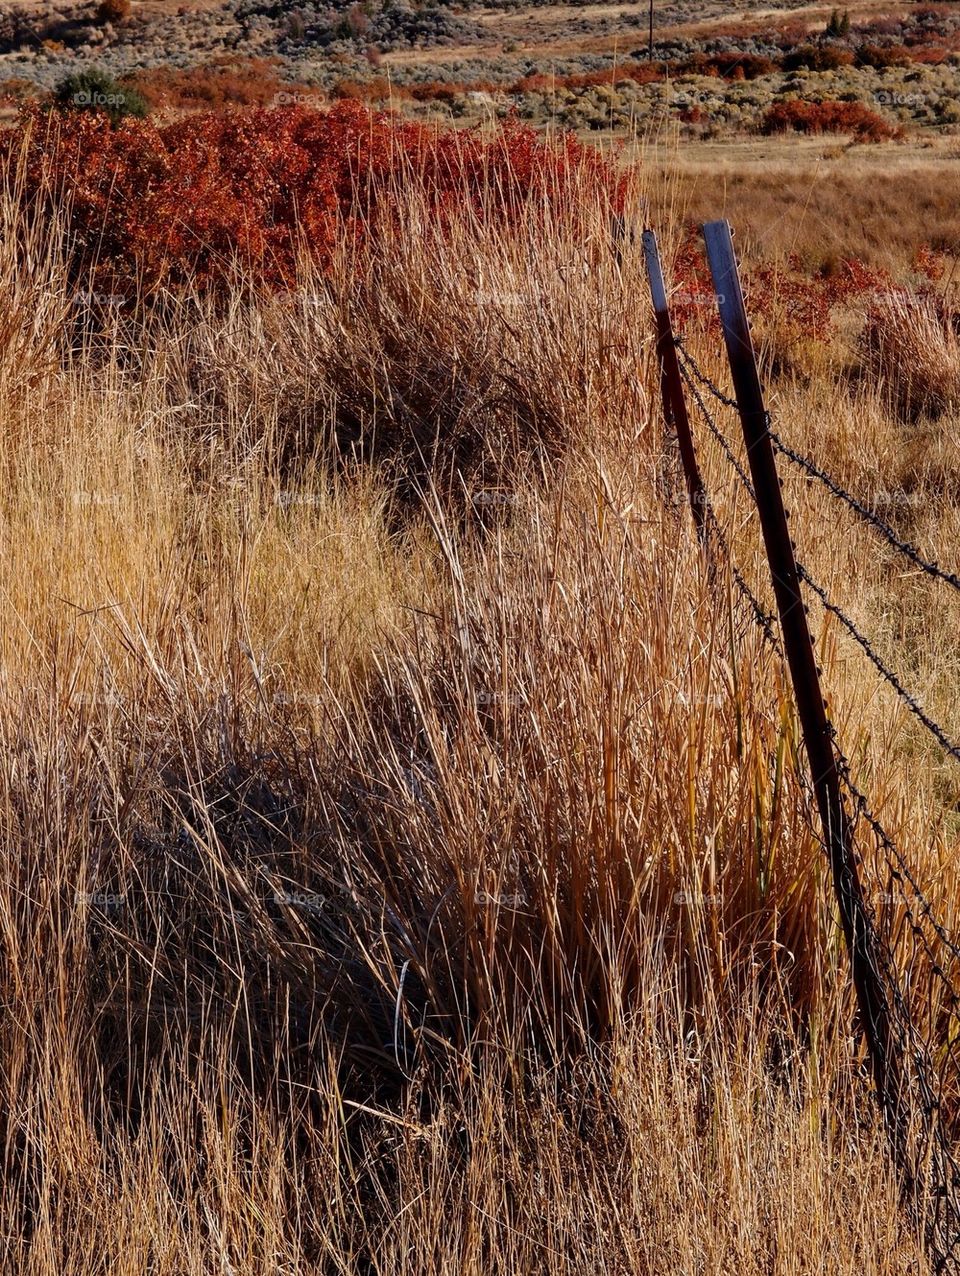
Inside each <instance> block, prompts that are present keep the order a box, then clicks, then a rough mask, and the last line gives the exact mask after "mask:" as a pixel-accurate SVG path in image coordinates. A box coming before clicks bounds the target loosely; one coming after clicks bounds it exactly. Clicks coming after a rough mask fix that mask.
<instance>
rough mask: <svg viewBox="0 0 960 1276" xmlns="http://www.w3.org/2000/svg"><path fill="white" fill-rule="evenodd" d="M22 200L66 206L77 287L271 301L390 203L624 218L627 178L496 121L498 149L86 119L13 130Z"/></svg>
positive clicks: (597, 158)
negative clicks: (302, 266)
mask: <svg viewBox="0 0 960 1276" xmlns="http://www.w3.org/2000/svg"><path fill="white" fill-rule="evenodd" d="M17 162H19V163H21V164H22V166H23V179H24V185H25V189H26V193H27V197H28V199H30V200H32V201H33V202H34V204H35V205H36V206H37V207H39V208H40V209H45V208H49V209H51V210H52V209H53V208H54V207H59V208H63V207H68V208H69V209H70V229H71V232H72V243H73V248H74V268H75V271H76V272H77V274H78V276H82V277H85V278H89V277H90V272H91V271H93V272H94V273H95V274H96V275H97V276H98V277H100V278H103V279H109V281H110V282H111V285H112V287H113V288H114V290H115V289H116V286H117V284H118V283H121V284H122V282H123V281H124V280H127V281H130V282H131V283H132V281H133V280H137V281H138V282H139V286H140V287H143V286H144V285H145V286H146V287H147V288H151V287H157V286H158V285H161V284H165V285H177V284H186V283H189V284H191V285H193V286H197V287H201V288H205V287H209V286H212V285H215V284H217V283H221V282H223V281H224V280H227V279H230V278H232V277H234V276H235V274H236V273H237V270H238V268H239V269H240V270H241V271H242V272H243V273H244V274H245V275H246V277H247V278H253V279H255V280H257V281H258V282H262V283H263V284H266V285H271V284H272V285H277V286H285V285H287V284H289V283H290V282H291V281H292V280H293V278H294V277H295V274H296V269H297V262H298V258H299V256H300V254H301V253H302V252H303V251H304V249H305V248H306V250H308V251H309V252H310V253H311V254H312V256H313V258H314V259H315V260H316V261H317V262H318V263H320V265H321V266H322V265H324V264H325V263H326V262H328V261H329V260H330V258H331V254H332V253H333V252H334V250H335V248H336V246H337V245H338V244H339V243H342V242H344V241H345V240H349V241H356V242H357V243H359V242H361V241H362V240H363V239H364V237H366V236H369V235H370V234H375V233H376V231H377V228H378V226H380V225H381V224H382V222H383V219H384V218H390V217H395V216H396V213H397V209H398V206H399V202H400V200H401V198H402V195H403V194H404V193H405V192H409V191H410V190H415V191H416V192H418V193H420V194H422V196H423V198H424V200H425V202H426V204H427V207H428V208H429V209H430V210H432V214H433V215H434V216H435V217H436V218H437V219H438V220H439V221H441V222H442V219H443V218H444V217H447V216H448V215H451V214H453V213H455V212H456V211H458V210H460V209H462V208H463V207H464V205H468V206H470V207H472V209H473V210H474V212H475V214H476V215H477V216H479V217H481V218H500V219H507V220H509V219H516V218H517V217H519V216H521V215H522V214H523V213H524V212H526V213H528V214H529V213H530V212H531V211H533V212H534V214H535V213H536V211H537V210H539V209H542V208H545V207H553V208H556V209H563V210H564V213H565V215H569V216H573V217H576V216H577V215H578V210H580V209H584V208H586V207H587V206H588V205H589V203H590V201H591V200H593V201H602V202H603V203H604V205H605V206H606V207H607V208H608V209H609V211H610V213H611V214H615V213H618V212H620V211H621V210H622V207H623V202H624V199H625V196H626V188H627V182H628V178H627V176H626V174H625V173H624V172H623V171H622V170H620V169H618V168H617V167H616V166H615V165H614V164H613V163H611V162H610V161H608V160H607V159H605V158H604V157H603V156H602V155H601V154H600V152H599V151H597V150H595V149H593V148H591V147H588V146H585V145H582V144H581V143H579V142H578V141H577V140H576V139H575V138H574V137H572V136H568V137H565V138H561V139H558V140H547V139H546V138H545V137H544V136H543V135H542V134H539V133H538V132H537V131H536V130H534V129H533V128H530V127H527V126H525V125H522V124H520V123H519V122H517V121H508V122H507V123H506V125H505V126H504V127H503V128H502V129H501V130H499V131H498V132H497V133H496V134H493V135H489V134H483V133H481V132H480V131H478V130H459V131H458V130H441V129H436V128H429V127H426V126H424V125H421V124H415V123H411V122H404V121H402V120H400V119H399V118H397V117H396V116H393V115H390V114H388V113H376V112H371V111H369V110H367V109H366V108H365V107H363V106H361V105H359V104H358V103H355V102H350V101H342V102H338V103H336V104H335V105H334V106H333V107H332V108H331V109H330V110H329V111H316V110H312V109H309V108H307V107H303V106H292V107H284V108H280V109H276V110H236V111H230V112H226V113H209V112H208V113H203V114H194V115H190V116H187V117H186V118H184V119H182V120H180V121H178V122H176V123H171V124H165V125H162V126H157V125H155V124H153V123H152V122H150V121H145V120H136V121H124V122H123V123H121V124H120V125H119V126H117V127H114V128H111V126H110V124H109V121H108V120H107V119H106V117H104V116H100V115H97V114H93V113H77V114H75V115H67V116H54V115H45V114H43V113H41V112H33V113H30V114H27V115H25V116H24V117H23V118H22V120H21V122H20V125H19V127H18V128H17V129H15V130H12V131H10V132H9V133H8V134H6V135H5V136H4V137H3V139H2V141H0V164H2V165H4V166H6V165H9V164H11V163H17Z"/></svg>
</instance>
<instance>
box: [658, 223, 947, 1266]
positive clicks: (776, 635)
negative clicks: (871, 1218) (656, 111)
mask: <svg viewBox="0 0 960 1276" xmlns="http://www.w3.org/2000/svg"><path fill="white" fill-rule="evenodd" d="M730 235H731V232H730V229H729V226H728V225H727V223H726V222H714V223H709V224H708V225H707V226H705V227H704V237H705V239H706V243H707V254H708V259H709V261H710V267H711V271H712V273H713V277H714V285H715V288H716V289H717V294H716V296H717V302H718V309H719V311H720V318H721V323H722V326H723V331H724V339H725V343H726V347H727V355H728V358H729V361H730V369H731V373H732V375H733V379H734V384H735V395H729V394H726V393H725V392H724V391H723V390H722V389H721V388H720V386H718V385H717V384H716V383H715V382H714V380H713V379H712V378H711V377H710V376H709V375H708V374H707V373H706V372H704V370H703V368H702V367H701V366H700V364H699V363H698V362H697V360H696V358H695V357H694V355H693V354H692V352H691V350H690V349H689V347H688V345H687V344H686V342H685V341H684V339H683V337H682V335H677V334H676V333H675V332H674V330H673V325H672V320H671V318H670V315H669V308H668V304H667V294H666V292H665V290H664V289H662V288H657V287H655V286H654V278H655V275H656V274H657V272H660V263H659V255H658V249H657V244H656V236H655V235H654V234H653V232H652V231H648V232H646V233H645V236H644V244H645V250H646V253H647V260H648V268H650V267H652V268H651V271H650V276H651V290H652V296H653V300H654V309H655V311H656V312H657V319H658V353H659V354H660V368H661V389H662V392H663V395H664V409H665V416H666V418H667V421H668V422H673V423H674V424H676V420H677V409H676V406H675V404H676V400H677V398H678V397H679V399H681V400H683V399H684V390H685V391H686V394H687V395H688V396H689V399H690V401H691V403H692V404H693V405H694V407H695V410H696V418H697V421H698V422H699V423H700V424H702V425H703V426H704V427H705V428H706V431H707V434H708V435H709V437H710V438H711V439H712V441H713V443H714V444H715V445H716V455H718V456H719V457H721V458H722V459H723V461H724V462H725V463H726V464H727V465H728V466H729V468H730V470H731V471H732V473H733V475H734V476H735V478H736V483H737V486H738V489H741V490H742V491H744V492H745V493H746V494H747V496H748V498H749V500H750V502H751V504H752V505H753V506H754V507H756V508H757V509H758V511H759V513H760V519H761V524H762V529H763V532H764V540H765V548H766V550H767V556H768V560H769V563H770V570H771V578H772V584H773V586H774V594H775V596H776V598H777V611H778V613H779V614H778V615H774V614H772V613H771V612H770V611H768V610H767V609H766V608H765V607H764V605H763V603H762V601H761V599H760V598H759V597H758V595H757V592H756V591H755V590H754V589H753V588H752V587H751V586H750V584H749V583H748V582H747V580H746V579H745V577H744V575H743V573H742V571H741V569H740V567H739V566H738V565H737V563H736V559H735V553H734V551H733V548H732V546H731V544H730V538H729V537H728V535H727V534H726V532H725V531H724V529H723V527H722V525H721V523H720V520H719V518H718V516H717V513H716V512H715V510H714V508H713V505H712V503H711V501H710V498H709V495H708V492H707V489H706V485H705V484H704V481H703V478H702V475H701V474H700V471H699V467H698V463H697V459H696V450H695V448H694V446H693V437H692V429H690V427H689V422H687V428H688V430H689V434H690V437H689V439H688V440H687V441H686V446H684V447H681V449H680V450H681V455H682V458H683V461H684V465H685V466H686V465H687V464H688V463H689V464H692V466H693V475H692V476H691V475H690V474H688V475H687V476H686V477H687V487H688V491H689V493H690V496H691V503H693V501H694V497H695V496H696V502H697V503H696V504H693V512H694V517H695V522H696V526H697V530H698V535H700V534H701V531H702V537H701V539H702V541H703V543H704V548H705V551H706V552H707V553H708V555H709V556H710V560H711V562H712V563H713V564H714V566H715V564H716V562H717V561H722V562H723V563H724V564H725V566H726V568H727V570H728V572H729V575H730V579H731V581H732V583H733V586H734V587H735V589H736V591H737V594H738V595H739V597H740V599H741V600H742V601H743V603H744V605H745V610H746V611H747V614H748V615H749V616H750V617H751V618H752V619H753V621H755V623H756V624H757V625H758V627H759V629H760V630H761V632H762V634H763V636H764V639H765V641H766V642H767V644H768V645H769V646H770V648H771V649H772V650H773V651H774V652H775V654H776V655H777V657H778V658H781V659H784V660H785V662H787V663H788V665H789V668H790V673H791V677H792V680H793V685H794V690H795V694H796V696H797V707H798V711H799V713H800V716H801V720H802V722H803V725H804V727H805V742H806V745H807V751H808V757H809V760H810V764H811V772H812V780H813V789H814V791H815V795H816V799H817V804H818V805H819V808H820V823H821V830H820V831H818V836H819V837H820V840H821V842H822V844H823V846H824V849H825V851H826V852H827V855H828V857H829V858H830V859H831V863H832V866H833V868H834V885H835V891H836V897H837V902H838V905H839V909H840V913H841V920H842V922H843V924H844V930H845V932H846V938H847V943H848V948H849V951H850V958H851V972H852V976H853V982H854V986H855V989H856V992H857V999H858V1005H859V1010H860V1019H861V1027H862V1030H863V1032H864V1034H865V1036H866V1038H867V1041H868V1045H869V1049H870V1054H871V1063H872V1068H873V1075H874V1080H875V1084H876V1088H877V1097H878V1100H879V1104H880V1108H881V1112H882V1114H883V1117H884V1121H885V1124H886V1128H887V1132H888V1136H889V1143H890V1147H891V1152H892V1156H893V1159H894V1162H895V1166H896V1169H897V1171H898V1173H899V1177H900V1183H901V1189H902V1195H903V1199H904V1202H905V1204H906V1205H907V1206H908V1208H909V1209H910V1211H911V1213H912V1215H913V1217H914V1218H915V1220H916V1221H917V1222H918V1223H919V1224H920V1225H921V1226H922V1228H923V1231H924V1237H925V1243H926V1247H927V1252H928V1254H929V1257H930V1261H931V1265H932V1267H933V1270H934V1271H936V1272H938V1273H939V1272H960V1163H958V1137H957V1136H958V1134H960V942H958V941H957V940H955V939H954V938H953V936H952V935H951V933H950V931H949V929H948V927H947V926H946V924H945V923H944V921H943V919H942V912H943V911H944V907H943V906H944V901H941V902H940V905H939V907H938V904H937V902H936V901H934V900H932V899H931V898H930V896H929V894H928V893H927V891H925V889H924V887H923V886H922V884H921V882H920V880H919V876H918V869H916V868H915V867H914V866H912V865H911V863H910V860H909V857H908V855H907V854H906V853H905V852H904V851H903V849H902V848H901V847H899V846H898V845H897V842H896V840H895V838H894V837H893V835H892V834H891V833H890V832H889V831H888V829H887V828H886V827H885V826H884V824H883V823H882V822H881V820H880V818H879V817H878V816H877V814H876V813H875V811H874V810H873V808H872V806H871V803H870V801H869V798H868V796H867V794H866V793H865V792H864V790H863V789H862V788H861V787H860V786H859V785H858V784H857V782H856V780H855V778H854V775H853V772H852V767H851V763H850V760H849V758H848V757H847V755H846V754H845V752H844V751H843V748H842V747H841V743H840V740H839V738H838V734H837V731H836V729H835V727H834V725H833V723H832V722H831V721H830V719H829V717H828V715H827V712H826V705H825V701H824V700H823V697H822V693H821V690H820V685H819V676H820V672H821V671H820V669H819V668H818V667H817V665H816V661H815V658H814V656H813V642H814V638H813V636H812V635H811V634H810V633H809V628H808V624H807V619H806V616H807V612H808V608H807V604H806V602H805V601H804V600H803V597H802V593H803V590H802V589H801V586H802V587H803V589H805V590H806V591H808V592H809V595H811V596H812V597H813V598H815V599H816V600H817V601H818V602H819V604H820V606H821V607H822V608H823V612H824V614H825V616H826V615H829V616H831V617H833V618H834V619H835V620H836V621H837V622H838V623H839V625H840V626H841V629H842V631H843V633H844V634H845V635H846V636H847V637H848V638H849V639H850V641H851V642H853V643H854V644H855V646H856V647H857V649H858V650H859V652H860V653H862V655H863V656H865V657H866V659H867V661H868V662H869V664H870V665H871V666H872V667H873V669H874V670H875V672H876V674H877V675H878V676H879V677H880V678H881V679H882V680H883V681H884V683H885V684H886V685H887V686H888V687H890V688H891V690H892V691H893V693H894V694H895V696H896V697H897V700H898V701H899V703H901V704H902V705H903V706H904V708H905V709H906V710H907V711H908V713H909V714H910V715H911V716H912V718H913V719H914V720H915V721H916V722H917V723H919V725H920V726H921V727H922V728H923V729H924V730H925V731H926V732H927V733H928V734H929V735H930V736H931V737H932V738H933V739H934V740H935V741H936V742H937V744H938V745H939V747H940V749H941V750H942V751H943V754H944V757H945V759H951V760H954V761H958V762H960V743H958V742H957V741H955V740H954V739H952V738H951V736H950V733H949V732H948V731H947V730H946V729H945V728H944V727H943V726H942V725H941V724H940V723H939V722H937V721H936V719H935V718H934V717H933V716H932V714H931V713H930V712H929V711H928V710H927V709H925V708H924V707H923V705H922V704H921V702H920V700H919V699H918V697H917V696H916V695H915V694H914V693H913V692H912V691H911V690H910V689H909V688H908V686H907V681H906V680H905V679H904V678H903V677H901V676H900V674H899V673H898V672H897V671H895V670H894V669H893V668H891V667H890V664H889V663H888V662H887V661H886V660H885V659H884V658H883V656H882V655H881V654H880V652H879V651H878V649H877V645H876V643H875V642H873V641H872V640H871V639H870V638H869V637H868V636H867V635H866V634H864V633H863V632H862V630H861V628H860V626H859V625H858V624H857V623H856V622H855V621H854V620H853V619H852V618H851V617H850V616H849V615H847V613H846V611H845V610H844V608H843V607H842V606H841V605H840V604H839V603H838V602H837V601H836V600H835V599H834V598H833V597H832V596H831V594H830V591H829V590H828V589H827V588H826V587H825V586H824V585H823V584H821V583H820V582H819V581H818V580H817V579H816V578H815V576H814V575H813V573H812V572H811V571H810V570H809V568H808V567H807V565H806V564H805V562H804V561H803V560H802V558H800V557H798V556H797V553H796V545H795V543H794V541H793V540H792V538H790V537H789V535H788V533H787V523H786V519H787V517H788V512H787V511H786V510H785V509H784V507H783V501H782V494H781V490H780V489H781V486H782V480H781V479H780V477H779V475H778V472H777V468H776V458H782V459H783V461H784V462H786V463H787V465H788V466H790V467H791V468H792V469H794V470H796V471H798V472H799V473H800V474H801V475H802V476H803V477H804V478H805V479H806V480H808V481H809V482H811V483H814V484H816V485H817V486H819V487H820V488H821V489H822V490H824V491H826V492H827V493H828V495H829V496H830V498H831V499H832V500H834V501H837V502H838V503H840V504H842V505H843V506H844V507H845V508H846V509H847V510H848V511H850V513H851V514H852V515H854V516H855V517H856V519H858V520H859V521H860V522H862V523H863V524H864V525H866V526H867V527H869V528H870V529H871V531H872V532H874V533H876V534H877V535H878V536H879V537H880V538H882V539H883V540H884V541H885V542H886V544H887V545H888V546H889V547H890V549H891V550H892V551H893V552H895V553H896V554H897V555H899V556H901V557H902V558H903V559H905V560H906V561H908V562H909V563H910V564H911V566H912V568H913V569H915V571H916V572H917V573H918V574H922V575H924V576H926V577H927V578H929V579H930V580H933V581H937V582H940V583H941V584H942V585H943V586H945V587H946V588H947V589H950V590H955V591H956V592H957V593H960V576H958V575H957V573H955V572H952V571H950V570H948V569H946V568H944V567H942V566H941V565H940V564H939V563H937V562H935V561H933V560H931V559H929V558H927V557H925V556H924V555H923V554H922V553H921V552H920V550H919V549H918V548H917V547H916V546H915V545H912V544H911V543H910V542H909V541H907V540H905V539H903V538H902V537H901V536H900V535H899V534H898V533H897V531H896V530H895V529H894V528H893V527H892V526H891V525H890V524H889V523H888V522H887V521H886V520H885V519H883V518H881V517H880V515H879V514H878V513H877V512H876V511H875V510H873V509H871V508H870V507H869V506H867V505H866V504H864V502H863V501H861V500H859V499H858V498H857V497H856V496H854V495H853V494H852V493H851V492H849V491H848V490H847V489H846V488H845V487H844V486H843V484H842V483H840V482H839V481H838V480H837V479H836V478H835V477H834V476H832V475H831V474H830V473H829V472H828V471H827V470H826V469H825V468H823V467H822V466H820V465H818V464H817V463H816V462H815V461H814V460H812V459H811V458H809V457H807V456H805V455H803V454H802V453H801V452H800V451H798V450H797V449H795V448H793V447H792V446H791V445H790V444H789V443H787V442H786V441H785V440H784V439H783V438H782V437H781V436H780V435H779V434H778V433H777V432H776V431H775V430H774V429H773V426H772V422H771V419H770V415H769V413H768V412H767V411H766V407H765V405H764V403H763V397H762V387H761V386H760V380H759V373H758V371H757V366H756V358H755V355H754V352H753V345H752V341H751V339H750V336H749V324H748V321H747V318H746V310H745V307H744V304H743V296H742V291H741V289H740V282H739V274H738V271H737V267H736V259H735V257H734V255H733V250H732V242H731V238H730ZM660 280H661V282H662V273H661V274H660ZM724 290H725V292H726V294H727V295H725V292H724ZM667 343H669V348H670V351H671V353H672V355H673V358H672V359H671V358H666V359H665V358H664V350H665V348H666V344H667ZM671 382H672V384H671ZM711 405H712V407H711ZM721 412H735V413H737V414H738V415H739V416H740V418H741V425H742V428H743V437H744V444H745V450H746V454H747V460H748V464H749V469H750V472H749V473H748V466H747V465H745V464H744V463H743V462H742V461H741V459H740V458H739V457H738V455H737V451H736V449H735V447H734V446H733V445H732V444H731V442H730V440H729V439H728V437H727V435H726V433H725V431H724V429H723V427H722V426H721V424H720V422H719V421H718V419H717V418H718V416H719V414H720V413H721ZM683 419H684V421H686V409H685V408H684V411H683ZM681 442H682V440H681ZM773 489H775V490H773ZM784 542H785V543H784ZM798 607H799V610H800V611H802V617H798V616H797V614H796V613H797V610H798ZM781 635H782V636H781ZM804 635H806V640H805V641H806V646H807V648H808V649H809V650H808V651H807V650H804ZM811 669H812V673H811ZM811 677H812V680H813V682H812V685H811V681H810V680H811ZM805 700H806V701H807V703H804V701H805ZM810 701H813V702H814V703H813V705H812V707H811V704H810V703H809V702H810ZM817 702H819V711H820V713H821V717H822V721H821V720H818V718H817ZM805 710H806V714H805ZM811 724H812V725H811ZM818 732H819V734H822V735H823V736H824V737H825V739H824V740H822V741H821V740H819V739H818V738H817V736H818ZM822 746H825V748H826V750H828V752H829V758H828V760H826V761H824V759H825V758H826V754H825V753H824V752H823V751H822ZM818 751H819V762H818V760H817V759H818ZM831 777H833V780H834V782H835V786H836V794H835V796H833V797H831ZM815 831H817V830H815ZM865 840H866V841H868V842H869V843H870V846H871V849H872V859H871V860H870V861H869V867H870V868H871V870H872V875H873V878H874V880H872V881H871V883H870V884H871V885H873V886H877V885H881V886H882V888H883V889H881V890H879V891H874V898H875V900H876V901H877V902H871V900H870V892H869V891H867V890H865V889H864V887H863V884H862V882H861V873H862V872H863V871H865V868H866V867H867V866H868V862H867V860H866V857H865V856H864V854H863V851H864V849H865ZM881 878H882V882H881V881H880V880H879V879H881ZM879 901H883V903H882V906H878V905H879Z"/></svg>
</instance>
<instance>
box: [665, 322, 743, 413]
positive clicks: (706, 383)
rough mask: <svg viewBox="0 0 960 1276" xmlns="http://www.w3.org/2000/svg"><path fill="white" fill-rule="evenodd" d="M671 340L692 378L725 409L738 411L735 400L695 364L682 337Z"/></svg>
mask: <svg viewBox="0 0 960 1276" xmlns="http://www.w3.org/2000/svg"><path fill="white" fill-rule="evenodd" d="M673 340H674V343H675V345H676V347H677V352H678V354H679V355H680V358H681V359H682V360H684V362H686V363H687V364H689V366H690V371H691V372H692V373H693V375H694V377H695V378H696V379H697V380H698V381H699V382H700V384H701V385H702V386H703V388H704V389H705V390H709V391H710V393H711V394H712V395H713V397H714V398H715V399H716V400H717V401H718V402H719V403H722V404H723V406H724V407H725V408H733V409H734V410H735V411H736V410H737V409H738V404H737V401H736V399H731V398H730V396H729V395H726V394H724V392H723V391H722V390H721V389H720V387H719V386H718V385H717V384H716V382H715V381H711V379H710V378H709V377H708V376H707V374H706V373H705V372H704V370H703V369H702V368H701V367H700V365H699V364H698V363H697V361H696V359H695V358H694V357H693V355H692V354H691V353H690V351H689V350H688V349H687V346H686V343H685V341H684V339H683V337H681V336H675V337H674V339H673Z"/></svg>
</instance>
